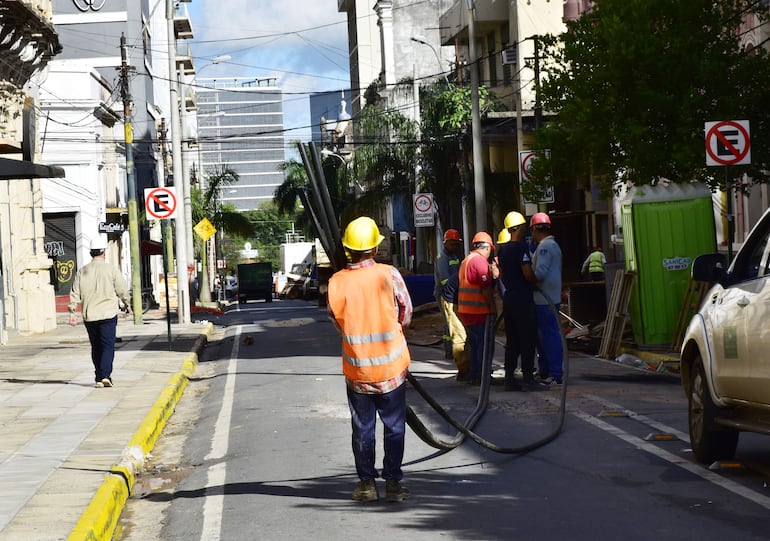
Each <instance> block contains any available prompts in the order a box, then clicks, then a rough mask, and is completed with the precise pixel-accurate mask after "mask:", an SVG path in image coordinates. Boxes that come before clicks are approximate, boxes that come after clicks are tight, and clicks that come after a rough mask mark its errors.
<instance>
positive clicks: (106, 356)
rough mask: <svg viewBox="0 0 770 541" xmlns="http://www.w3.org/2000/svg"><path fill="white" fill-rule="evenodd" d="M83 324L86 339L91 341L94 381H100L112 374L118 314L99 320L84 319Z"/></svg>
mask: <svg viewBox="0 0 770 541" xmlns="http://www.w3.org/2000/svg"><path fill="white" fill-rule="evenodd" d="M85 325H86V331H88V340H89V341H90V342H91V361H92V362H93V363H94V373H95V375H96V381H102V380H103V379H104V378H109V377H111V376H112V361H113V360H114V359H115V334H116V332H117V327H118V316H115V317H113V318H111V319H101V320H99V321H86V322H85Z"/></svg>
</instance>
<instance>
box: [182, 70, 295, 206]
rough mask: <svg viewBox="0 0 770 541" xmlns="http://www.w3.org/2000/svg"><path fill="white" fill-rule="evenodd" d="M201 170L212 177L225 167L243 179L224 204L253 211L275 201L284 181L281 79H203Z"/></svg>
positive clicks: (224, 197)
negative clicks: (274, 196) (278, 83)
mask: <svg viewBox="0 0 770 541" xmlns="http://www.w3.org/2000/svg"><path fill="white" fill-rule="evenodd" d="M195 92H196V95H197V107H198V142H199V145H200V169H201V172H202V175H203V178H204V180H205V178H206V176H208V175H211V174H212V173H214V172H217V171H222V170H223V168H227V169H232V170H233V171H236V172H237V173H238V176H239V181H238V182H237V183H235V184H232V185H230V186H228V187H227V188H226V189H225V190H223V193H222V194H221V202H222V203H230V204H232V205H233V206H235V208H236V209H238V210H252V209H257V208H259V206H260V205H261V204H262V203H264V202H266V201H271V200H272V199H273V192H275V189H276V188H277V187H278V186H280V185H281V183H283V180H284V174H283V171H281V170H280V169H279V168H278V166H279V165H280V164H281V163H283V162H284V160H285V154H284V131H283V129H284V128H283V92H282V90H281V88H280V87H278V86H277V85H276V81H275V79H257V80H254V79H199V80H198V82H197V86H196V89H195Z"/></svg>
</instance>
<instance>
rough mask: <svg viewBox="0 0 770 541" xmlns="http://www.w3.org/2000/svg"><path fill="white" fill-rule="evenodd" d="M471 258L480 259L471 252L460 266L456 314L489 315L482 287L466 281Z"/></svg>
mask: <svg viewBox="0 0 770 541" xmlns="http://www.w3.org/2000/svg"><path fill="white" fill-rule="evenodd" d="M473 257H481V258H483V257H484V256H482V255H481V254H480V253H478V252H471V253H469V254H468V257H466V258H465V259H463V262H462V263H461V264H460V271H459V275H458V277H459V278H460V289H459V290H458V292H457V312H458V313H460V314H490V313H491V310H490V307H489V301H488V300H487V297H486V296H485V295H484V286H481V285H477V284H472V283H470V282H469V281H468V262H469V261H470V260H471V258H473Z"/></svg>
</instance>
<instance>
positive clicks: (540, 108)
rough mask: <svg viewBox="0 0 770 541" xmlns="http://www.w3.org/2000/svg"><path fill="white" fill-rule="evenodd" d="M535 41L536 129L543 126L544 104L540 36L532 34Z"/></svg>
mask: <svg viewBox="0 0 770 541" xmlns="http://www.w3.org/2000/svg"><path fill="white" fill-rule="evenodd" d="M532 40H533V41H534V43H535V59H534V60H535V65H534V71H535V130H539V129H540V128H542V127H543V105H542V103H541V102H540V36H537V35H535V36H532Z"/></svg>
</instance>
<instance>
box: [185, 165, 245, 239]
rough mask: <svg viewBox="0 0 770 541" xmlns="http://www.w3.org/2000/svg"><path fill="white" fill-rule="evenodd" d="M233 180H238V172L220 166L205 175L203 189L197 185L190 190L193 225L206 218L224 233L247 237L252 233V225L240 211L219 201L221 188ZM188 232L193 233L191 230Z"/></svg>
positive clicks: (220, 199) (233, 181) (224, 187)
mask: <svg viewBox="0 0 770 541" xmlns="http://www.w3.org/2000/svg"><path fill="white" fill-rule="evenodd" d="M235 182H238V173H237V172H236V171H234V170H232V169H229V168H227V167H222V168H217V169H215V170H213V171H212V172H210V173H209V174H208V175H207V176H206V182H205V186H206V187H205V190H201V189H200V188H198V187H194V188H192V189H191V190H190V204H191V209H192V221H193V223H192V225H193V226H195V225H196V224H197V223H198V222H200V221H201V220H202V219H203V218H208V219H209V221H210V222H211V223H212V224H213V225H214V227H215V228H216V229H217V231H220V232H223V233H224V234H226V235H229V236H235V237H240V238H248V237H250V236H251V235H253V234H254V227H253V225H252V224H251V222H250V221H249V220H248V219H247V218H246V217H245V216H244V215H243V214H242V213H241V212H239V211H238V210H236V209H235V207H234V206H233V205H230V204H223V203H222V202H221V201H222V198H221V194H222V190H224V189H226V188H227V186H229V185H231V184H233V183H235ZM190 234H193V235H194V233H193V232H192V231H191V232H190ZM196 237H197V236H196ZM196 237H193V238H196Z"/></svg>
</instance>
